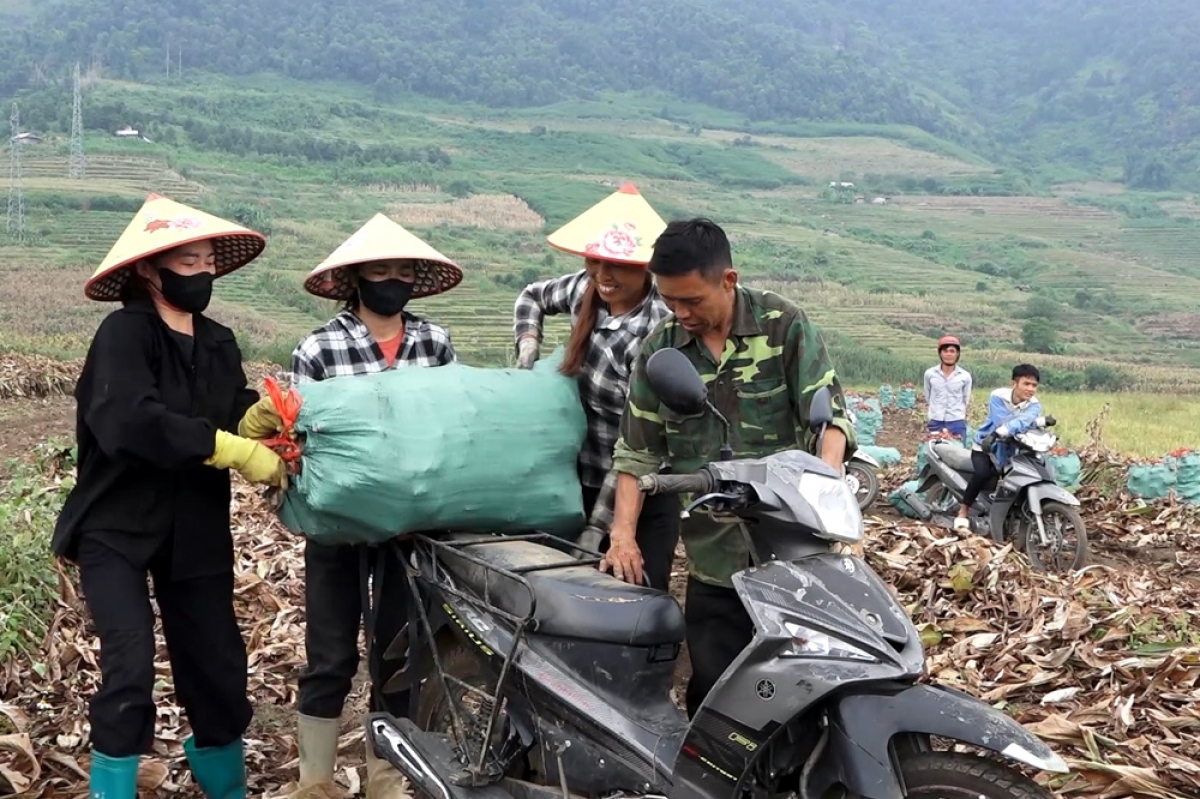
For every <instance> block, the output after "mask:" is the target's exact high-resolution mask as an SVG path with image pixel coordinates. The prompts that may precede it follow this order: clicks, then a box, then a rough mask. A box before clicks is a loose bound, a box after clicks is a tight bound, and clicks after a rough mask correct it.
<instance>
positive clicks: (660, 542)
mask: <svg viewBox="0 0 1200 799" xmlns="http://www.w3.org/2000/svg"><path fill="white" fill-rule="evenodd" d="M665 228H666V224H665V223H664V222H663V220H662V218H661V217H659V215H658V214H657V213H656V212H655V211H654V209H653V208H651V207H650V204H649V203H647V202H646V200H645V199H644V198H643V197H642V195H641V194H640V193H639V192H638V190H637V188H636V187H635V186H634V185H633V184H632V183H627V184H625V185H624V186H622V187H621V188H620V189H618V190H617V191H616V192H614V193H613V194H611V195H609V196H608V197H606V198H605V199H604V200H602V201H600V202H599V203H597V204H596V205H594V206H592V207H591V208H589V209H588V210H587V211H585V212H583V213H582V214H580V215H579V216H577V217H576V218H575V219H573V220H572V221H570V222H568V223H567V224H566V225H564V226H563V227H561V228H559V229H558V230H556V231H555V232H554V233H551V234H550V236H549V237H548V238H547V243H549V244H550V246H551V247H554V248H555V249H557V250H561V251H562V252H566V253H570V254H572V255H578V256H581V257H582V258H583V259H584V268H583V269H582V270H581V271H579V272H576V273H574V274H570V275H564V276H562V277H559V278H555V279H553V280H544V281H541V282H538V283H533V284H530V285H529V286H526V287H525V289H524V290H523V291H522V292H521V295H520V296H519V297H518V298H517V303H516V308H515V309H514V312H513V334H514V337H515V338H516V346H517V353H518V356H517V365H518V366H520V367H521V368H524V369H528V368H531V367H532V366H533V364H534V362H535V361H537V359H538V351H539V347H540V344H541V340H542V326H543V322H544V320H545V317H547V316H553V315H556V314H567V313H569V314H570V315H571V322H572V326H571V338H570V341H569V342H568V345H567V353H566V357H565V358H564V359H563V365H562V371H563V372H564V373H565V374H569V375H573V376H575V377H577V378H578V380H579V393H580V398H581V399H582V401H583V406H584V411H585V412H586V413H587V419H588V435H587V440H586V441H585V443H584V446H583V450H582V451H581V452H580V454H579V479H580V482H581V483H582V489H583V501H584V508H585V510H586V511H587V512H589V513H590V511H591V509H592V506H593V505H594V504H595V502H596V498H597V496H598V495H599V494H600V488H601V486H603V484H604V480H605V477H606V476H607V475H608V472H609V470H610V469H611V468H612V453H613V447H614V446H615V445H616V442H617V435H618V431H619V427H620V423H621V414H622V413H623V412H624V410H625V394H626V392H627V391H628V388H629V376H630V373H631V371H632V367H633V361H634V358H636V357H637V353H638V350H639V348H640V347H641V343H642V341H643V340H644V339H645V337H646V335H647V334H648V333H649V332H650V331H651V330H652V329H653V328H654V326H655V325H656V324H658V322H659V321H660V320H662V319H663V318H664V317H665V316H667V313H668V311H667V307H666V305H664V304H663V301H662V299H661V298H660V297H659V296H658V292H657V290H656V289H655V287H654V282H653V279H652V278H651V276H650V273H649V272H648V271H647V269H646V264H647V263H649V261H650V255H651V253H652V251H653V247H654V242H655V240H657V238H658V236H659V234H661V233H662V231H663V230H664V229H665ZM677 504H678V503H677V502H676V501H675V500H673V499H672V498H670V497H657V498H653V499H650V500H647V502H646V504H645V506H644V507H643V509H642V515H641V517H640V521H639V523H638V541H639V546H640V548H641V550H642V552H643V553H644V556H645V558H646V577H647V581H648V582H649V583H650V585H652V586H654V587H655V588H660V589H663V590H666V588H667V583H668V580H669V579H670V569H671V559H672V557H673V555H674V551H675V543H676V541H677V540H678V535H679V524H678V520H677V519H676V518H675V516H676V510H677ZM602 547H607V543H606V542H605V543H604V544H602Z"/></svg>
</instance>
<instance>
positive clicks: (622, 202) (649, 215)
mask: <svg viewBox="0 0 1200 799" xmlns="http://www.w3.org/2000/svg"><path fill="white" fill-rule="evenodd" d="M666 227H667V223H666V222H664V221H663V220H662V217H660V216H659V215H658V214H657V213H655V211H654V209H653V208H651V207H650V203H648V202H646V199H645V198H644V197H642V195H641V194H640V193H639V192H638V190H637V187H636V186H634V185H633V184H632V183H626V184H625V185H624V186H622V187H621V188H619V189H617V190H616V191H615V192H613V193H612V194H610V195H609V196H608V197H605V198H604V199H603V200H601V201H600V202H598V203H596V204H595V205H593V206H592V207H591V208H589V209H588V210H586V211H584V212H583V213H582V214H580V215H579V216H577V217H575V218H574V219H572V220H571V221H570V222H568V223H567V224H565V225H563V226H562V227H560V228H559V229H558V230H556V231H554V232H553V233H551V234H550V235H549V236H547V237H546V242H547V243H548V244H549V245H550V246H551V247H553V248H555V249H556V250H562V251H563V252H569V253H571V254H573V255H582V256H583V257H585V258H589V257H590V258H600V259H602V260H605V261H613V262H615V263H619V264H636V265H638V266H645V265H646V264H648V263H650V255H651V253H652V252H653V251H654V242H655V241H656V240H657V239H658V237H659V236H660V235H662V232H663V231H664V230H666Z"/></svg>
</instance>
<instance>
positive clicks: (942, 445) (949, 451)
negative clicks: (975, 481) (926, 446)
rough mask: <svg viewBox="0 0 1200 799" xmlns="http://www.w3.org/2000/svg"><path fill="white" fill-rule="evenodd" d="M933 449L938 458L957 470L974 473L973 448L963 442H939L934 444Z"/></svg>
mask: <svg viewBox="0 0 1200 799" xmlns="http://www.w3.org/2000/svg"><path fill="white" fill-rule="evenodd" d="M933 451H934V453H935V454H937V456H938V460H940V461H941V462H942V463H944V464H946V465H947V466H949V467H950V468H951V469H953V470H954V471H956V472H962V473H963V474H972V473H973V472H974V471H975V466H974V465H973V464H972V463H971V450H969V449H966V448H964V447H963V445H962V444H956V443H954V442H950V441H947V442H939V443H937V444H934V445H933Z"/></svg>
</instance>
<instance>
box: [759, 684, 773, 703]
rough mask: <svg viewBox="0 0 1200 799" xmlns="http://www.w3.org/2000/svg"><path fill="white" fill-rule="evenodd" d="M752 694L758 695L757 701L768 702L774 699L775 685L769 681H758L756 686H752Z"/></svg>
mask: <svg viewBox="0 0 1200 799" xmlns="http://www.w3.org/2000/svg"><path fill="white" fill-rule="evenodd" d="M754 692H755V693H756V694H758V698H759V699H761V700H763V701H764V702H770V701H771V700H772V699H774V698H775V683H773V682H771V681H770V680H759V681H758V685H756V686H754Z"/></svg>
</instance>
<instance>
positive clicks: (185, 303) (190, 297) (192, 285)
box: [158, 269, 217, 313]
mask: <svg viewBox="0 0 1200 799" xmlns="http://www.w3.org/2000/svg"><path fill="white" fill-rule="evenodd" d="M158 277H159V279H160V280H161V281H162V296H163V299H164V300H166V301H167V302H169V303H170V304H171V305H173V306H174V307H176V308H178V309H179V310H181V311H183V312H184V313H203V312H204V309H205V308H207V307H208V303H209V300H211V299H212V288H213V281H214V280H215V279H216V277H217V276H216V275H214V274H212V273H211V272H198V273H196V274H194V275H181V274H179V273H177V272H172V271H171V270H170V269H160V270H158Z"/></svg>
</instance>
